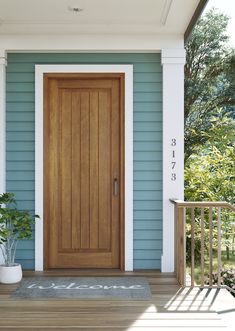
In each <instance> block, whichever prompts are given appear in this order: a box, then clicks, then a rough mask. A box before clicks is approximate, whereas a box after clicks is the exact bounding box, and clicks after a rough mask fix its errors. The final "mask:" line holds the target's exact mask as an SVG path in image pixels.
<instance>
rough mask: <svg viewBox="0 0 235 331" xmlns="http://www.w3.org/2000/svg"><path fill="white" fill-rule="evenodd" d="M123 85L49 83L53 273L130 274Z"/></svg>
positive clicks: (92, 78)
mask: <svg viewBox="0 0 235 331" xmlns="http://www.w3.org/2000/svg"><path fill="white" fill-rule="evenodd" d="M123 78H124V77H123V75H120V74H117V75H116V74H115V75H110V74H107V77H106V75H105V74H102V75H98V74H94V75H90V74H87V75H84V74H83V75H76V77H75V75H73V74H72V75H71V74H66V75H58V74H57V75H56V74H47V75H45V78H44V79H45V80H44V86H45V92H44V93H45V97H44V100H45V107H44V197H45V199H44V222H45V226H44V228H45V234H44V235H45V250H44V251H45V256H44V258H45V266H46V268H122V267H123V262H122V261H123V257H122V256H121V255H122V252H123V240H122V238H123V233H122V229H123V212H122V211H123V206H122V203H123V201H124V199H123V193H124V192H123V180H124V175H123V164H124V163H123V152H124V151H123V150H124V148H123V92H122V89H123ZM114 179H116V180H117V182H118V192H114ZM115 189H116V188H115ZM116 191H117V190H116ZM114 193H115V194H114Z"/></svg>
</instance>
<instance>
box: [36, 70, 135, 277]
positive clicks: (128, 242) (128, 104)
mask: <svg viewBox="0 0 235 331" xmlns="http://www.w3.org/2000/svg"><path fill="white" fill-rule="evenodd" d="M94 72H96V73H124V74H125V87H124V90H125V102H124V104H125V105H124V108H125V128H124V131H125V133H124V136H125V139H124V140H125V184H124V189H125V208H124V216H125V224H124V227H125V238H124V256H125V262H124V269H125V270H126V271H132V270H133V66H132V65H36V66H35V90H36V92H35V93H36V96H35V97H36V98H35V100H36V118H35V124H36V125H35V161H36V162H35V167H36V169H35V174H36V175H35V211H36V213H38V214H39V215H40V216H41V219H40V221H38V222H37V223H36V225H35V270H37V271H42V270H43V269H44V264H43V228H44V227H43V216H42V215H43V75H44V73H94Z"/></svg>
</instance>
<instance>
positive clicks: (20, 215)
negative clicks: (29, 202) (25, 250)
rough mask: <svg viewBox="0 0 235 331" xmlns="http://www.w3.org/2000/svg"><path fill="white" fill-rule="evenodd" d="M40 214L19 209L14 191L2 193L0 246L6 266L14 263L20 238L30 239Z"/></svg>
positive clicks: (0, 197) (0, 204)
mask: <svg viewBox="0 0 235 331" xmlns="http://www.w3.org/2000/svg"><path fill="white" fill-rule="evenodd" d="M35 218H39V216H38V215H33V216H32V215H30V213H29V212H28V211H21V210H18V209H17V207H16V200H15V196H14V194H13V193H3V194H1V195H0V248H1V250H2V254H3V258H4V262H5V265H6V266H12V265H14V261H15V254H16V248H17V244H18V241H19V240H23V239H30V238H31V236H32V231H33V229H32V225H33V224H34V223H35Z"/></svg>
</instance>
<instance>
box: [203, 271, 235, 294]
mask: <svg viewBox="0 0 235 331" xmlns="http://www.w3.org/2000/svg"><path fill="white" fill-rule="evenodd" d="M220 277H221V284H222V285H227V286H228V287H229V288H231V289H232V290H233V291H232V292H231V294H232V295H233V296H235V269H234V268H230V269H222V270H221V273H220ZM205 283H206V284H207V285H209V283H210V281H209V276H207V277H206V279H205ZM217 283H218V272H214V273H213V274H212V284H213V285H216V284H217Z"/></svg>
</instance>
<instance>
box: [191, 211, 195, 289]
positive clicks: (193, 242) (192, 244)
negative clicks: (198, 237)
mask: <svg viewBox="0 0 235 331" xmlns="http://www.w3.org/2000/svg"><path fill="white" fill-rule="evenodd" d="M194 232H195V218H194V208H191V286H194V264H195V259H194V251H195V239H194Z"/></svg>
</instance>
